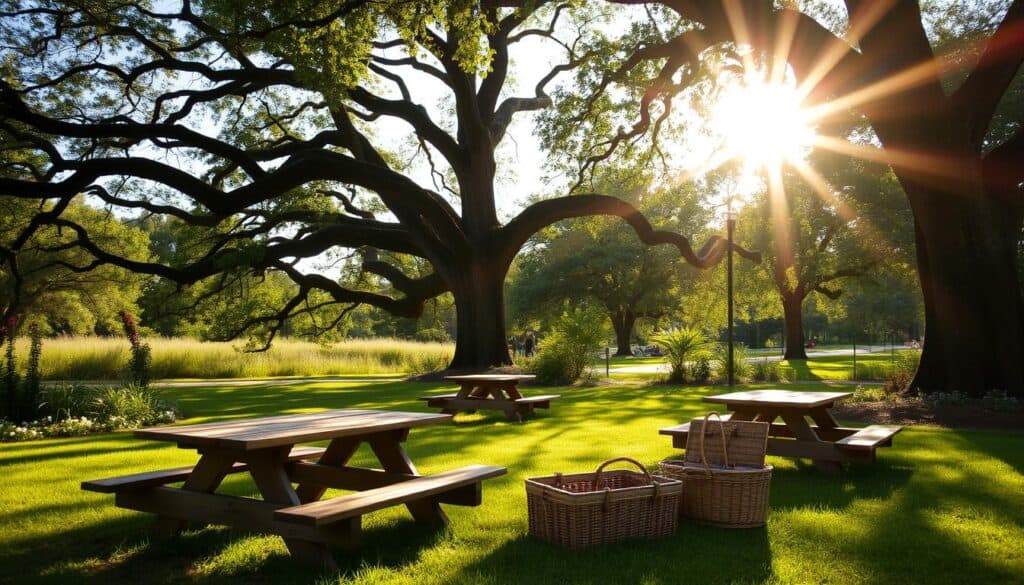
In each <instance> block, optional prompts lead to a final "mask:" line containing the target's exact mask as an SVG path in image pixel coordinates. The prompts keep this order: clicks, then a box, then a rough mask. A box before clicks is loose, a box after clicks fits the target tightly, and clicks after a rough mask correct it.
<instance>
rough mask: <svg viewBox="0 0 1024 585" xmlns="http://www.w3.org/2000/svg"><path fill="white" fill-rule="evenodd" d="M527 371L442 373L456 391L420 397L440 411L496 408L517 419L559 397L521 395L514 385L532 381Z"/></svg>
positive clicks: (532, 377)
mask: <svg viewBox="0 0 1024 585" xmlns="http://www.w3.org/2000/svg"><path fill="white" fill-rule="evenodd" d="M535 377H536V376H533V375H530V374H470V375H465V376H446V377H445V380H450V381H452V382H458V383H459V386H460V388H459V391H458V392H455V393H451V394H433V395H430V396H422V397H420V400H426V401H427V406H430V407H433V408H440V409H441V412H442V413H444V414H456V413H458V412H460V411H462V412H467V413H472V412H476V411H477V410H482V409H489V410H500V411H503V412H504V413H505V417H506V418H507V419H508V420H512V421H520V420H523V419H524V418H525V417H527V416H528V415H530V414H533V410H534V409H535V408H550V407H551V401H552V400H555V399H556V398H560V395H558V394H543V395H539V396H530V397H525V396H523V395H522V394H521V393H520V392H519V389H518V388H516V386H517V385H518V384H519V382H522V381H524V380H532V379H534V378H535Z"/></svg>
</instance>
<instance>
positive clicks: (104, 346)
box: [16, 337, 455, 380]
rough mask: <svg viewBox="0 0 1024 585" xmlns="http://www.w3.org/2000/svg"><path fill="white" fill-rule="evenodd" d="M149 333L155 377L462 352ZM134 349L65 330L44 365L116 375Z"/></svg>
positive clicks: (442, 358)
mask: <svg viewBox="0 0 1024 585" xmlns="http://www.w3.org/2000/svg"><path fill="white" fill-rule="evenodd" d="M145 341H146V343H148V344H149V345H150V347H151V348H152V352H153V361H152V369H151V372H152V377H153V378H154V379H168V378H171V379H173V378H269V377H277V376H332V375H352V374H400V373H419V372H427V371H431V370H436V369H442V368H444V367H445V366H446V365H447V364H448V362H449V361H450V359H451V356H452V355H453V354H454V352H455V346H454V345H453V344H450V343H423V342H418V341H407V340H403V339H390V338H378V339H354V340H347V341H342V342H339V343H334V344H330V345H320V344H316V343H311V342H306V341H291V340H277V341H275V342H274V345H273V347H272V348H271V349H270V350H268V351H266V352H261V353H246V352H243V351H241V350H240V349H239V348H240V346H241V344H239V343H223V342H209V341H198V340H195V339H185V338H151V339H146V340H145ZM16 348H17V355H18V359H19V361H20V362H21V363H22V369H24V362H25V361H26V360H27V359H28V351H29V347H28V340H27V339H23V340H19V341H18V343H17V345H16ZM129 356H130V352H129V349H128V342H127V341H126V340H124V339H121V338H116V337H110V338H107V337H58V338H55V339H46V340H43V353H42V356H41V359H40V370H41V373H42V375H43V378H45V379H47V380H116V379H119V378H121V377H123V376H124V374H125V369H126V365H127V363H128V359H129Z"/></svg>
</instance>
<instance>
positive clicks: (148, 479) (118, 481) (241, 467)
mask: <svg viewBox="0 0 1024 585" xmlns="http://www.w3.org/2000/svg"><path fill="white" fill-rule="evenodd" d="M324 451H325V449H324V448H323V447H296V448H294V449H292V451H291V453H289V454H288V459H289V460H290V461H300V460H303V459H314V458H316V457H319V456H320V455H321V454H322V453H323V452H324ZM193 469H195V466H193V465H186V466H184V467H175V468H173V469H161V470H159V471H147V472H145V473H133V474H130V475H119V476H117V477H108V478H105V479H93V480H89V481H83V482H82V489H83V490H87V491H90V492H99V493H101V494H112V493H115V492H118V491H122V490H129V489H139V488H147V487H156V486H160V485H166V484H169V483H177V482H179V481H185V480H186V479H188V476H189V474H191V473H192V470H193ZM248 469H249V465H248V464H246V463H243V462H235V463H234V464H232V466H231V468H230V469H229V470H228V472H227V473H228V474H232V473H241V472H243V471H248Z"/></svg>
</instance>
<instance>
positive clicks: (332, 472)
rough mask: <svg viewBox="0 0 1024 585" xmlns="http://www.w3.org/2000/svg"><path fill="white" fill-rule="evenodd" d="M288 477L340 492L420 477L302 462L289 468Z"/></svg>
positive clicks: (372, 487) (381, 485)
mask: <svg viewBox="0 0 1024 585" xmlns="http://www.w3.org/2000/svg"><path fill="white" fill-rule="evenodd" d="M288 476H289V477H291V479H292V481H294V482H299V483H307V482H308V483H315V484H317V485H321V486H325V487H329V488H334V489H339V490H356V491H361V490H368V489H374V488H379V487H383V486H386V485H392V484H396V483H401V482H403V481H409V480H410V479H415V478H416V477H418V476H415V475H410V474H407V473H389V472H387V471H384V470H383V469H364V468H361V467H332V466H329V465H320V464H317V463H305V462H301V461H300V462H296V463H292V464H291V465H289V466H288Z"/></svg>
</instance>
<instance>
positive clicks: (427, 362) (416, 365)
mask: <svg viewBox="0 0 1024 585" xmlns="http://www.w3.org/2000/svg"><path fill="white" fill-rule="evenodd" d="M451 361H452V359H451V356H448V355H444V354H440V355H438V354H422V355H413V356H410V359H409V362H408V364H407V367H406V369H407V370H408V371H409V373H410V374H413V375H420V374H429V373H430V372H440V371H441V370H444V369H445V368H447V367H448V364H450V363H451Z"/></svg>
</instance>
